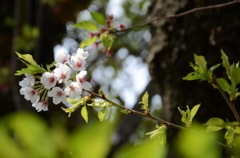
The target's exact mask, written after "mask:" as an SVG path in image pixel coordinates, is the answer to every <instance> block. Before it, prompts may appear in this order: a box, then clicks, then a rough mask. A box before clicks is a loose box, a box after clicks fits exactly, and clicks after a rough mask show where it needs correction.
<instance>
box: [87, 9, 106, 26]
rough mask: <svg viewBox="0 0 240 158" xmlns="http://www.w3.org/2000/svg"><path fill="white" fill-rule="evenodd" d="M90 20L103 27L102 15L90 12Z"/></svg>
mask: <svg viewBox="0 0 240 158" xmlns="http://www.w3.org/2000/svg"><path fill="white" fill-rule="evenodd" d="M90 14H91V16H92V18H93V19H94V20H95V21H96V22H97V23H99V24H102V25H104V24H105V20H106V18H105V17H104V15H102V14H101V13H98V12H90Z"/></svg>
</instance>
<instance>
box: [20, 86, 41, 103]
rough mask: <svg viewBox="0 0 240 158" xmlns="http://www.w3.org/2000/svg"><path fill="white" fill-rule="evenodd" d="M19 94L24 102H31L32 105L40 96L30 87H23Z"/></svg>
mask: <svg viewBox="0 0 240 158" xmlns="http://www.w3.org/2000/svg"><path fill="white" fill-rule="evenodd" d="M20 94H22V95H24V98H25V99H26V100H31V102H32V103H36V102H38V101H39V99H40V96H39V95H38V93H37V92H36V91H35V90H34V89H33V88H31V87H24V88H22V89H21V90H20Z"/></svg>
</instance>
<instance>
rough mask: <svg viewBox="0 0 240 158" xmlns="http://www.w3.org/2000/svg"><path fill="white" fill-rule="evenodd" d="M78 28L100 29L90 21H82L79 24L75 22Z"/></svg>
mask: <svg viewBox="0 0 240 158" xmlns="http://www.w3.org/2000/svg"><path fill="white" fill-rule="evenodd" d="M73 26H74V27H76V28H82V29H85V30H88V31H98V27H97V26H96V25H95V24H94V23H92V22H90V21H81V22H79V23H77V24H73Z"/></svg>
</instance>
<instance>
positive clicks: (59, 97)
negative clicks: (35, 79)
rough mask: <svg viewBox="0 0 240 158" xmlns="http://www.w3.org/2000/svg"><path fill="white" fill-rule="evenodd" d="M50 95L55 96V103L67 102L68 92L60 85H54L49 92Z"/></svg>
mask: <svg viewBox="0 0 240 158" xmlns="http://www.w3.org/2000/svg"><path fill="white" fill-rule="evenodd" d="M48 96H49V97H53V103H54V104H55V105H57V104H59V103H60V102H63V103H67V99H66V94H65V92H64V91H63V90H62V89H61V88H59V87H54V88H53V89H52V90H51V91H50V92H48Z"/></svg>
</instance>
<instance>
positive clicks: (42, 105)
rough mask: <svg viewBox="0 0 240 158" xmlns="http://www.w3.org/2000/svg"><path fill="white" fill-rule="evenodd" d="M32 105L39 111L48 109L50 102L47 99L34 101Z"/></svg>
mask: <svg viewBox="0 0 240 158" xmlns="http://www.w3.org/2000/svg"><path fill="white" fill-rule="evenodd" d="M32 106H33V107H35V109H36V110H37V112H40V111H48V102H47V101H44V102H37V103H33V104H32Z"/></svg>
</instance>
